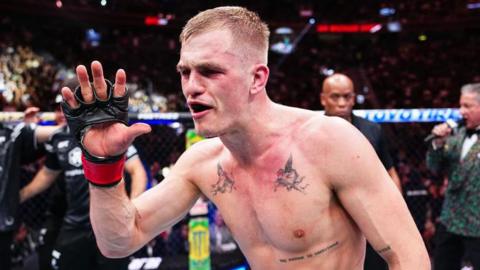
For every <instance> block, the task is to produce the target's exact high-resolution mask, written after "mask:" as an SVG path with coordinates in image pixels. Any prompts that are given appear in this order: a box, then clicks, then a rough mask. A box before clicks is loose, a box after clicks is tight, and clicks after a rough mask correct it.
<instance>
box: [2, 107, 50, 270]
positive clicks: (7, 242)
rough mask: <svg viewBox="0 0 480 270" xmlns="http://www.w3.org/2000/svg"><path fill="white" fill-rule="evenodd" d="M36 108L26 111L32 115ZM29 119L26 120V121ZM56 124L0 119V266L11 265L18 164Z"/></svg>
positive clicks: (31, 156) (30, 156)
mask: <svg viewBox="0 0 480 270" xmlns="http://www.w3.org/2000/svg"><path fill="white" fill-rule="evenodd" d="M37 111H38V109H34V110H32V109H29V110H28V111H26V118H31V117H32V115H31V114H32V113H33V114H35V113H36V112H37ZM26 122H28V121H26ZM55 129H57V127H53V126H49V127H44V126H37V125H36V124H34V123H20V124H18V125H15V126H8V125H6V124H2V123H0V266H1V267H2V269H6V270H8V269H10V268H11V245H12V241H13V235H14V232H15V229H16V226H17V225H18V224H17V218H18V216H17V214H18V205H19V189H20V180H19V172H20V166H21V165H22V164H26V163H29V162H32V161H34V160H35V159H36V158H37V157H38V156H37V155H36V154H35V152H36V151H37V150H38V149H37V145H38V144H39V143H42V142H44V141H46V140H47V139H48V138H49V136H50V134H51V133H52V132H53V131H54V130H55Z"/></svg>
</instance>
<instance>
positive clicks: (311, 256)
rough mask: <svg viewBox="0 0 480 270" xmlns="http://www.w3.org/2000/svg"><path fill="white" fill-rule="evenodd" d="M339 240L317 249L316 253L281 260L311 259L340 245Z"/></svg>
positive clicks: (283, 261) (281, 260)
mask: <svg viewBox="0 0 480 270" xmlns="http://www.w3.org/2000/svg"><path fill="white" fill-rule="evenodd" d="M338 244H339V242H338V241H336V242H335V243H333V244H331V245H329V246H326V247H324V248H322V249H320V250H319V251H315V252H314V253H309V254H307V255H303V256H297V257H292V258H288V259H280V260H279V261H280V262H281V263H288V262H294V261H300V260H305V259H309V258H313V257H315V256H318V255H320V254H323V253H325V252H327V251H329V250H331V249H332V248H334V247H336V246H338Z"/></svg>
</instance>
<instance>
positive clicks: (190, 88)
mask: <svg viewBox="0 0 480 270" xmlns="http://www.w3.org/2000/svg"><path fill="white" fill-rule="evenodd" d="M182 86H183V87H182V88H183V93H184V95H185V96H186V97H189V96H197V95H199V94H201V93H203V92H204V89H205V88H204V87H203V86H202V83H201V80H200V78H199V76H198V74H197V73H195V72H191V73H190V74H189V76H188V77H186V78H184V79H183V80H182Z"/></svg>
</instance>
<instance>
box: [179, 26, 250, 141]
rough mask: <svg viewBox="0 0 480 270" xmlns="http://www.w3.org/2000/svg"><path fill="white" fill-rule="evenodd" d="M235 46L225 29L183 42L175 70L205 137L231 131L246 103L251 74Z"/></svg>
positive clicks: (199, 35)
mask: <svg viewBox="0 0 480 270" xmlns="http://www.w3.org/2000/svg"><path fill="white" fill-rule="evenodd" d="M235 48H238V46H235V44H234V42H233V38H232V36H231V34H230V31H228V30H225V29H218V30H212V31H208V32H205V33H201V34H198V35H195V36H192V37H190V38H189V39H188V40H187V41H186V42H185V43H184V44H183V45H182V49H181V52H180V61H179V63H178V65H177V70H178V72H179V73H180V77H181V83H182V90H183V94H184V96H185V98H186V99H187V104H188V106H189V108H190V112H191V114H192V118H193V120H194V123H195V128H196V130H197V132H198V133H199V134H201V135H203V136H205V137H214V136H220V135H223V134H225V133H226V132H229V131H230V132H231V131H232V128H233V127H234V126H235V123H236V121H237V120H238V119H241V113H242V112H244V111H245V110H244V108H245V106H246V104H247V103H248V97H249V94H248V92H249V87H250V85H251V83H252V80H253V76H251V74H250V73H251V72H250V66H248V64H246V63H247V60H246V59H245V58H243V57H242V55H241V54H240V52H239V50H238V49H237V50H236V49H235Z"/></svg>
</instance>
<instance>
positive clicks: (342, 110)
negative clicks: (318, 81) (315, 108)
mask: <svg viewBox="0 0 480 270" xmlns="http://www.w3.org/2000/svg"><path fill="white" fill-rule="evenodd" d="M320 101H321V103H322V105H323V107H324V109H325V114H326V115H331V116H340V117H343V118H347V119H348V118H350V115H351V113H352V109H353V105H355V93H354V91H353V84H352V83H349V82H348V81H334V82H331V83H328V85H326V87H324V89H323V92H322V94H321V95H320Z"/></svg>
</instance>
